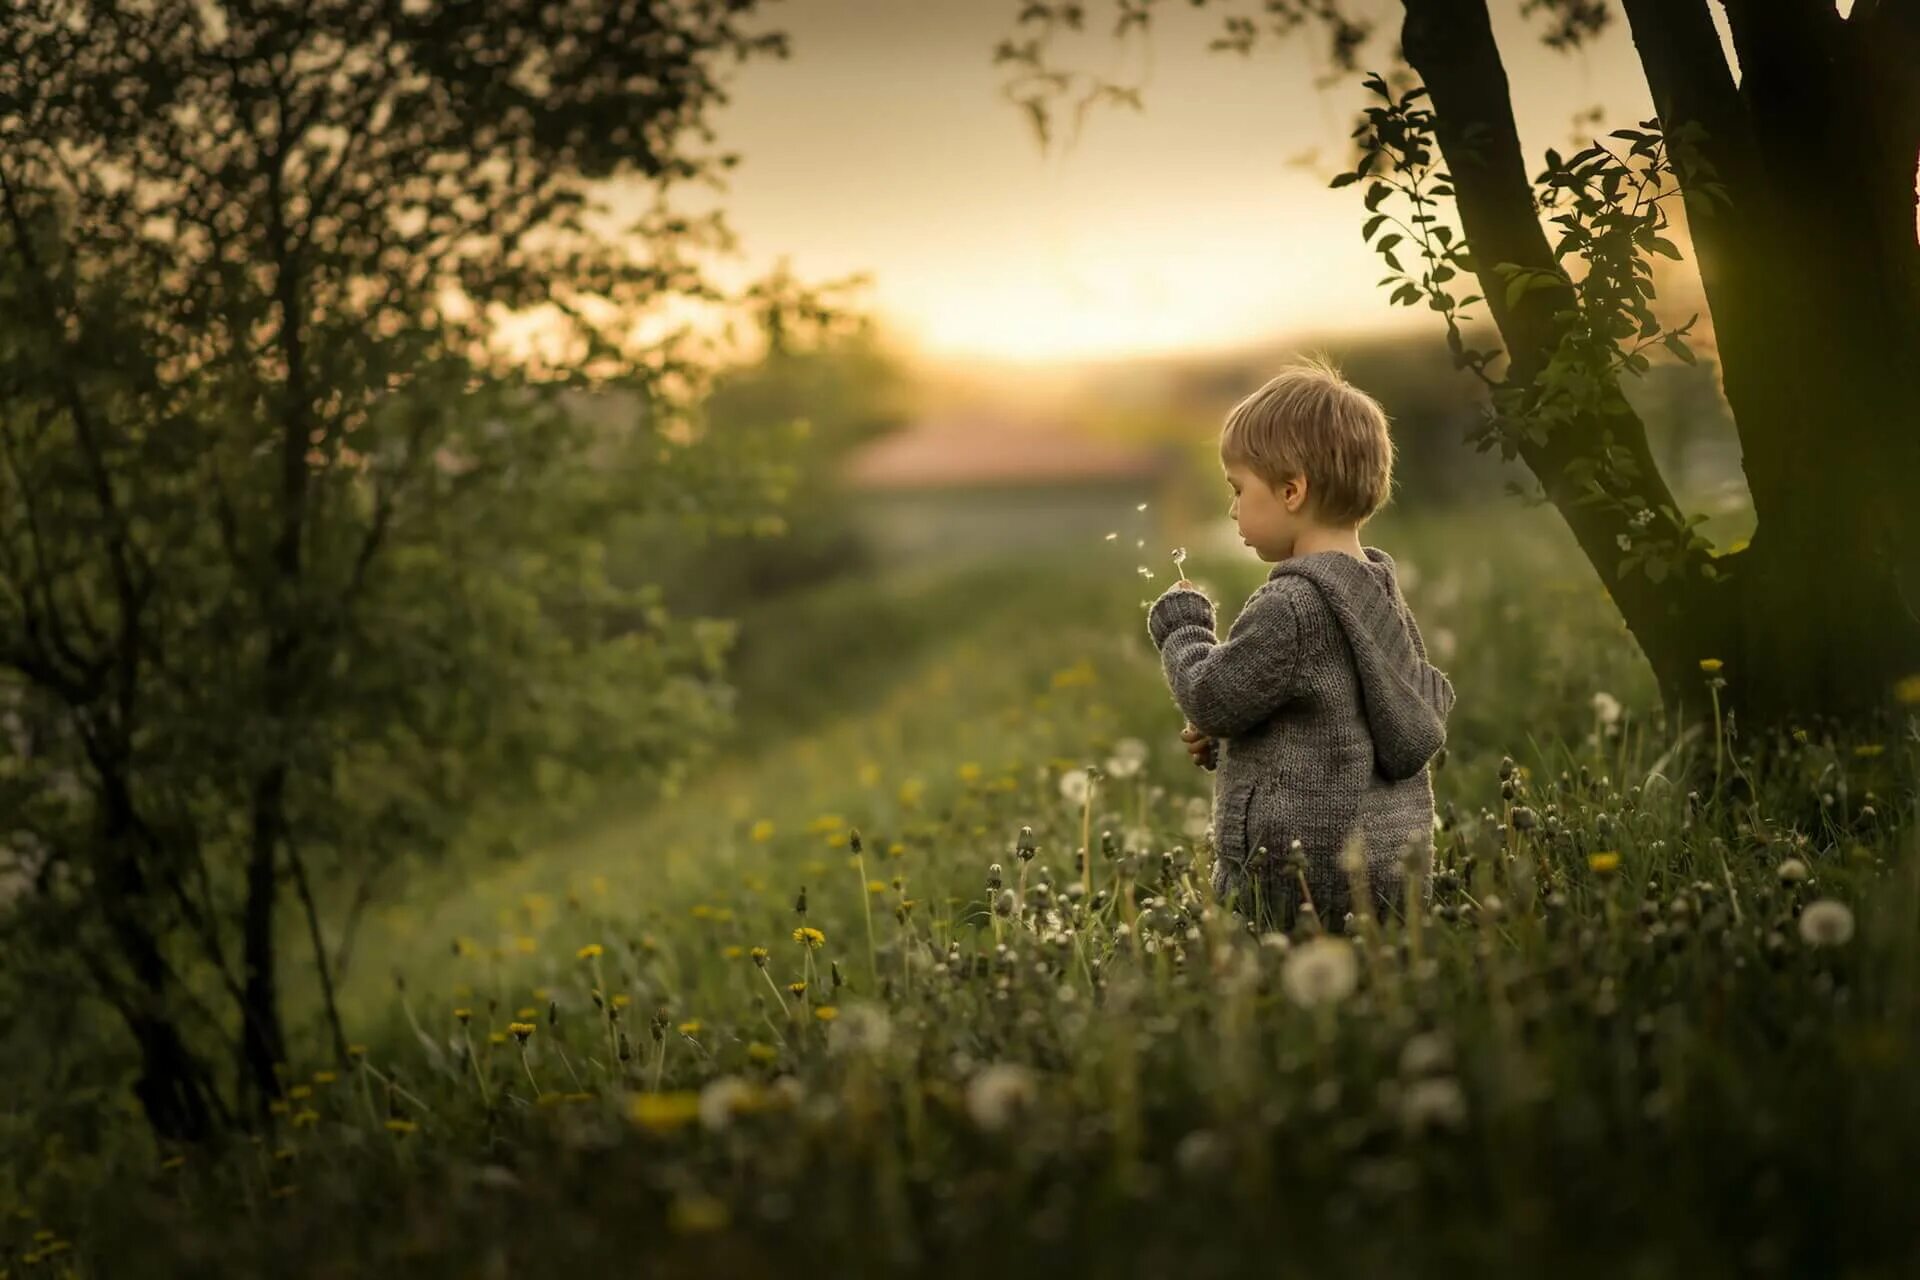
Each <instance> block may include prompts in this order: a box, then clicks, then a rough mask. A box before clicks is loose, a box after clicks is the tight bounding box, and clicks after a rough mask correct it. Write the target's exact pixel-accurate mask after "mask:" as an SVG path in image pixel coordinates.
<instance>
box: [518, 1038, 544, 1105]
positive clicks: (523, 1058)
mask: <svg viewBox="0 0 1920 1280" xmlns="http://www.w3.org/2000/svg"><path fill="white" fill-rule="evenodd" d="M520 1065H521V1066H522V1067H524V1068H526V1072H527V1083H528V1084H530V1085H532V1086H533V1100H534V1101H535V1102H538V1101H540V1082H539V1081H538V1080H535V1079H534V1078H533V1064H532V1063H531V1062H528V1061H527V1047H526V1046H525V1045H521V1046H520Z"/></svg>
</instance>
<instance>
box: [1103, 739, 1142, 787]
mask: <svg viewBox="0 0 1920 1280" xmlns="http://www.w3.org/2000/svg"><path fill="white" fill-rule="evenodd" d="M1146 763H1147V744H1146V743H1144V742H1142V741H1140V739H1138V738H1122V739H1120V741H1118V742H1116V743H1114V744H1113V754H1112V755H1110V756H1108V757H1107V776H1108V777H1109V778H1131V777H1133V776H1134V775H1135V774H1137V773H1139V772H1140V770H1141V768H1142V767H1143V766H1144V765H1145V764H1146Z"/></svg>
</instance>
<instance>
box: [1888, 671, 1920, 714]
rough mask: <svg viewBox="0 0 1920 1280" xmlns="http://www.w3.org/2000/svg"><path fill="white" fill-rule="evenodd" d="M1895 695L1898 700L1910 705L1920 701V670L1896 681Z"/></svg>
mask: <svg viewBox="0 0 1920 1280" xmlns="http://www.w3.org/2000/svg"><path fill="white" fill-rule="evenodd" d="M1893 696H1894V698H1895V700H1896V701H1899V702H1901V703H1903V704H1905V705H1906V706H1909V707H1910V706H1913V705H1914V704H1915V703H1920V671H1916V672H1914V673H1913V674H1912V675H1910V676H1902V677H1900V679H1898V680H1896V681H1894V685H1893Z"/></svg>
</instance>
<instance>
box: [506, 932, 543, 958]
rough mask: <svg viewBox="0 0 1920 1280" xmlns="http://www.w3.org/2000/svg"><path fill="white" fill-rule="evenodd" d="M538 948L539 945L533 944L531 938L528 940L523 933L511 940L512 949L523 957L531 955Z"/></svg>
mask: <svg viewBox="0 0 1920 1280" xmlns="http://www.w3.org/2000/svg"><path fill="white" fill-rule="evenodd" d="M539 946H540V944H539V943H537V942H535V941H534V940H533V939H532V938H529V937H528V936H527V935H526V934H524V933H523V934H521V935H520V936H519V937H517V938H515V939H514V940H513V949H514V950H516V951H518V952H519V953H520V954H521V955H523V956H530V955H532V954H533V953H534V952H535V951H536V950H538V949H539Z"/></svg>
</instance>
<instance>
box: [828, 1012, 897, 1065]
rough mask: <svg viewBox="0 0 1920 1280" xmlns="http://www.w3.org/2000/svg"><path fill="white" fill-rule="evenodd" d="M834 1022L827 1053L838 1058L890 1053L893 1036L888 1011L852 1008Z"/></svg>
mask: <svg viewBox="0 0 1920 1280" xmlns="http://www.w3.org/2000/svg"><path fill="white" fill-rule="evenodd" d="M823 1007H824V1006H823ZM832 1021H833V1025H832V1026H831V1027H830V1028H829V1029H828V1031H827V1051H828V1052H829V1053H831V1054H834V1055H836V1056H840V1055H845V1054H852V1053H866V1054H873V1055H878V1054H880V1053H883V1052H885V1051H886V1047H887V1043H888V1041H889V1040H890V1039H891V1038H892V1035H893V1027H892V1024H891V1022H890V1021H889V1020H888V1018H887V1012H886V1010H885V1009H884V1008H882V1007H881V1006H879V1005H876V1004H853V1005H849V1006H847V1008H846V1009H845V1010H843V1011H841V1012H840V1013H839V1015H838V1016H837V1017H836V1018H834V1019H833V1020H832Z"/></svg>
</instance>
